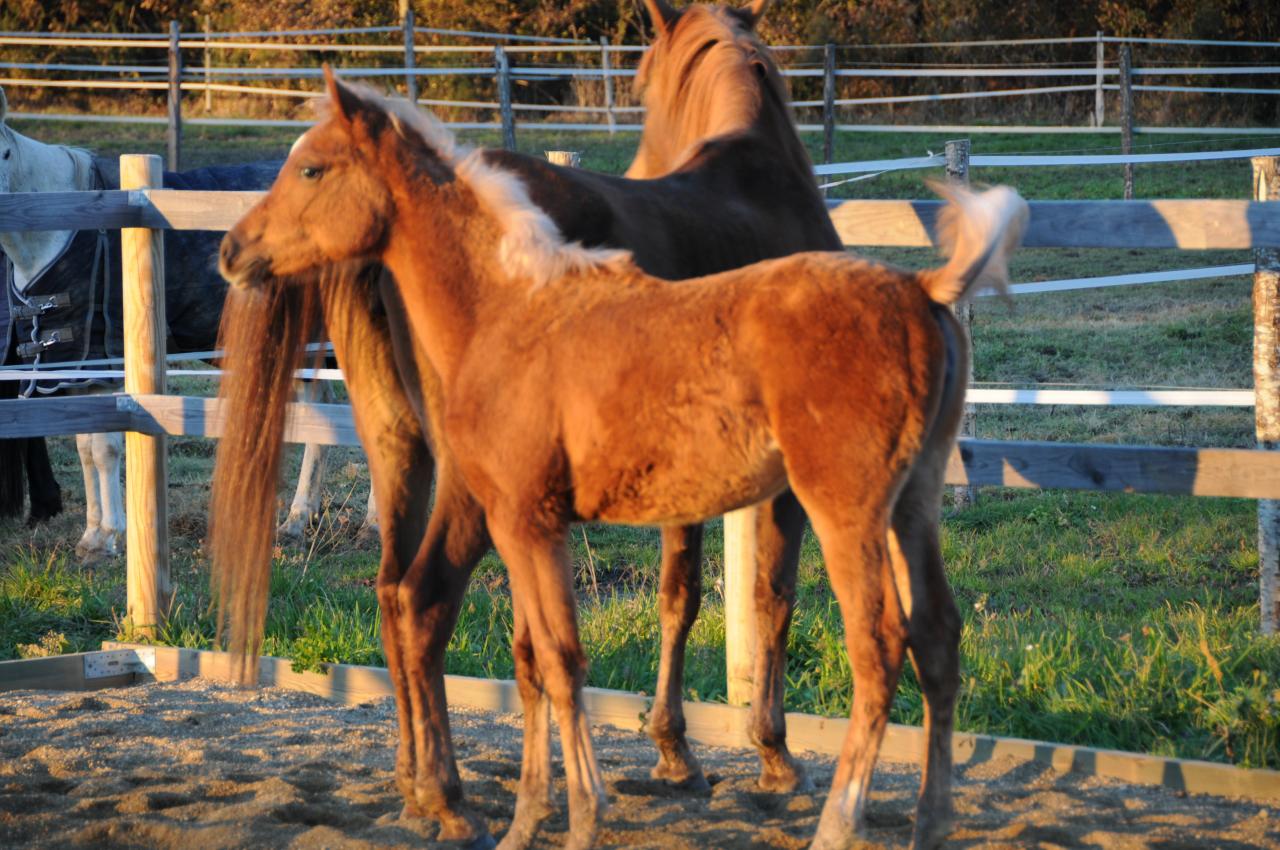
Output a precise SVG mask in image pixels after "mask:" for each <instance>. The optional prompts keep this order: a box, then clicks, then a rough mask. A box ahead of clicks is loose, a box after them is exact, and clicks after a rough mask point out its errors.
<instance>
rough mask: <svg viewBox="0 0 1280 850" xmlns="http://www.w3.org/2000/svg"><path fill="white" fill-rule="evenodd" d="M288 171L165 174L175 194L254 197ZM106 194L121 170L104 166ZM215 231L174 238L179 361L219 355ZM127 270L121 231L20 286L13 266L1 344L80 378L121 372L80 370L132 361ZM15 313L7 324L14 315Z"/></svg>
mask: <svg viewBox="0 0 1280 850" xmlns="http://www.w3.org/2000/svg"><path fill="white" fill-rule="evenodd" d="M280 166H281V163H280V162H258V163H250V164H247V165H233V166H211V167H208V168H200V169H196V170H193V171H185V172H165V173H164V183H163V185H164V187H165V188H166V189H186V190H211V191H247V190H261V189H266V188H267V187H269V186H270V185H271V183H272V181H274V180H275V177H276V174H277V173H278V172H279V171H280ZM93 173H94V182H95V186H94V188H96V189H112V188H118V187H119V185H120V179H119V166H118V164H117V163H116V162H115V161H114V160H110V159H105V158H95V160H94V167H93ZM221 239H222V234H221V233H220V232H215V231H197V230H173V231H168V232H166V233H165V234H164V267H165V319H166V321H167V323H168V348H169V351H170V352H173V353H181V352H193V351H204V350H207V349H211V348H213V347H214V345H216V343H217V337H218V324H219V321H220V320H221V317H222V304H223V300H224V297H225V295H226V291H227V285H226V282H225V281H224V280H223V279H222V276H221V275H220V274H219V273H218V244H219V242H220V241H221ZM121 280H122V276H121V270H120V231H118V230H110V231H108V230H81V231H77V232H75V233H74V234H73V235H72V237H71V239H70V240H69V241H68V242H67V244H66V246H65V247H64V248H63V250H62V253H61V254H60V255H58V257H57V258H56V259H55V260H54V261H53V262H52V263H50V264H49V265H48V266H46V267H45V269H44V270H43V271H42V272H40V273H39V274H38V275H36V277H35V278H34V279H33V280H29V281H18V280H16V279H15V276H14V271H13V267H12V264H11V263H9V262H8V261H7V260H6V262H5V287H4V289H5V293H4V294H5V296H6V297H5V298H0V302H2V305H0V334H3V335H2V336H0V341H5V345H4V347H3V350H5V351H12V356H13V358H14V360H15V362H16V361H18V360H20V361H21V362H24V363H31V364H39V365H41V366H56V364H60V363H67V364H69V365H68V367H67V368H68V369H73V370H77V371H81V370H92V369H99V370H101V369H104V368H111V367H107V366H103V365H97V366H95V365H92V364H89V365H84V366H81V365H73V364H80V363H81V362H82V361H86V360H90V361H92V360H101V359H106V358H116V357H121V356H122V355H123V352H124V331H123V322H122V311H123V290H122V287H121ZM6 313H7V314H8V316H7V317H6V316H5V314H6ZM119 384H120V381H119V380H117V379H113V378H85V379H83V380H74V381H64V380H53V381H34V380H33V381H28V382H26V383H25V384H24V385H23V390H22V395H23V396H26V397H29V396H32V395H47V394H49V393H54V392H68V391H69V392H83V391H85V390H87V389H89V388H91V387H95V386H98V387H109V388H116V387H118V386H119Z"/></svg>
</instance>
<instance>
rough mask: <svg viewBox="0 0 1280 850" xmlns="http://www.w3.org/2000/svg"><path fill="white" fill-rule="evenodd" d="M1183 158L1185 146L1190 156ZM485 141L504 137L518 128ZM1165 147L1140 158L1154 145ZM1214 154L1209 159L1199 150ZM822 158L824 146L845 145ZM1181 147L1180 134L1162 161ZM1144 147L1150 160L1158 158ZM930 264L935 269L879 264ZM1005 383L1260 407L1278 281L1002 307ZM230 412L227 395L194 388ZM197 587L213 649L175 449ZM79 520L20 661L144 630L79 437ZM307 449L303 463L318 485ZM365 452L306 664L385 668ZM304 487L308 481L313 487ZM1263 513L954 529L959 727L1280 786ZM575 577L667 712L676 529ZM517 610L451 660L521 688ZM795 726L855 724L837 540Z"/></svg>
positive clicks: (1079, 425)
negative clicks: (1243, 769) (100, 555)
mask: <svg viewBox="0 0 1280 850" xmlns="http://www.w3.org/2000/svg"><path fill="white" fill-rule="evenodd" d="M22 129H24V130H26V131H29V132H30V133H31V134H32V135H35V136H37V137H39V138H44V139H49V140H50V141H62V142H67V143H81V144H84V143H89V142H92V144H93V145H94V147H95V149H97V150H99V151H101V152H104V153H109V154H115V153H120V152H155V153H158V152H161V151H162V150H163V146H164V141H163V135H162V133H161V132H160V131H159V130H155V129H153V128H145V127H144V128H138V127H127V128H112V127H111V126H110V125H84V126H77V125H65V124H54V123H43V124H39V125H36V124H24V125H23V127H22ZM293 136H294V133H292V132H289V131H278V130H258V129H250V130H231V129H228V128H195V127H189V128H188V129H187V135H186V142H187V159H186V164H187V166H188V167H194V166H197V165H202V164H207V163H209V162H215V161H224V160H247V159H253V158H260V157H268V156H282V155H283V154H284V153H285V151H287V148H288V145H289V143H290V142H291V141H292V138H293ZM1164 138H1165V137H1159V139H1164ZM470 140H471V141H480V142H487V143H490V144H491V143H493V142H494V141H495V140H496V137H495V136H493V135H492V134H489V135H488V136H486V135H485V134H471V135H470ZM944 141H945V139H944V138H942V137H938V138H933V137H930V136H928V135H918V134H898V135H879V134H877V135H871V134H865V135H859V134H843V135H842V136H841V137H840V145H839V148H838V150H837V155H836V159H838V160H847V159H881V158H892V157H898V156H917V155H921V154H923V153H925V152H926V151H927V150H933V151H938V150H941V147H942V143H943V142H944ZM1148 141H1149V140H1147V139H1142V140H1140V145H1141V144H1143V143H1146V142H1148ZM1176 141H1177V143H1178V146H1177V147H1172V148H1164V147H1157V148H1152V149H1154V150H1165V149H1174V150H1179V149H1184V148H1194V147H1196V144H1198V145H1199V146H1201V147H1205V148H1213V147H1221V146H1226V145H1228V144H1234V145H1237V146H1246V147H1252V146H1256V145H1261V144H1264V143H1265V144H1270V143H1271V141H1270V140H1253V139H1251V140H1247V141H1242V142H1223V141H1221V140H1216V139H1212V138H1210V139H1202V140H1187V139H1185V138H1181V137H1180V138H1178V139H1177V140H1176ZM1188 141H1192V142H1195V143H1196V144H1192V145H1184V144H1183V143H1185V142H1188ZM520 142H521V146H522V148H523V149H525V150H528V151H529V152H532V153H539V152H541V151H542V150H545V149H551V148H570V149H578V150H582V151H583V152H584V157H583V159H584V165H585V166H587V167H591V168H599V169H603V170H610V171H617V170H620V169H621V167H622V166H623V165H625V164H626V162H627V161H629V159H630V157H631V154H632V152H633V149H634V144H635V137H634V135H619V136H618V137H616V138H613V139H611V138H610V137H608V136H607V135H605V134H592V135H586V136H582V135H572V136H570V135H556V134H548V133H539V134H535V133H527V132H522V134H521V136H520ZM808 142H809V143H810V144H811V147H812V148H813V149H816V146H817V144H818V140H817V139H816V138H815V137H810V138H809V139H808ZM1156 143H1157V144H1160V145H1163V144H1165V142H1164V141H1157V142H1156ZM1115 146H1116V139H1115V137H1113V136H1097V137H1094V136H1070V137H1062V136H1023V135H1016V136H1015V135H1008V136H1000V135H981V136H975V137H974V152H975V153H995V152H1001V153H1009V152H1028V153H1030V152H1047V151H1062V150H1073V149H1075V150H1079V149H1109V150H1115V149H1116V148H1115ZM1140 149H1141V148H1140ZM974 176H975V178H981V179H993V180H994V179H999V180H1001V181H1008V182H1011V183H1013V184H1014V185H1016V186H1018V187H1019V189H1021V190H1022V191H1023V192H1024V194H1026V195H1028V196H1029V197H1033V198H1067V197H1079V198H1088V197H1094V198H1108V197H1109V198H1114V197H1117V196H1118V194H1119V192H1120V169H1118V168H1104V167H1098V168H1082V169H1072V170H1066V169H1024V170H1012V169H1000V170H998V171H997V170H994V169H993V170H991V171H990V172H986V173H975V175H974ZM920 178H921V175H920V174H919V173H917V172H901V173H895V174H886V175H883V176H881V177H878V178H875V179H874V180H867V181H861V182H858V183H852V184H847V185H845V186H842V187H839V189H838V190H837V192H836V194H838V195H840V196H843V197H927V194H928V193H927V189H925V188H924V186H923V184H922V182H921V179H920ZM1137 186H1138V193H1139V195H1140V196H1141V197H1156V196H1160V197H1223V198H1241V197H1247V194H1248V187H1249V177H1248V166H1247V164H1245V163H1242V162H1234V163H1209V164H1204V165H1192V166H1185V165H1184V166H1151V167H1148V168H1139V169H1138V180H1137ZM867 253H870V254H871V255H873V256H878V257H883V258H884V259H886V260H889V261H892V262H898V263H902V264H905V265H909V266H922V265H927V264H931V263H933V262H936V257H935V255H934V254H933V252H932V251H928V250H918V249H897V250H886V249H868V251H867ZM1247 259H1248V258H1247V255H1246V254H1244V253H1243V252H1199V253H1193V254H1189V253H1185V252H1176V251H1119V250H1117V251H1074V250H1073V251H1068V250H1058V251H1051V250H1025V251H1022V252H1020V253H1019V254H1018V255H1017V257H1016V259H1015V262H1014V269H1013V272H1014V277H1015V279H1017V280H1021V281H1031V280H1048V279H1054V278H1061V277H1086V276H1091V275H1105V274H1112V273H1123V272H1129V271H1150V270H1154V269H1161V268H1178V267H1190V266H1196V265H1217V264H1227V263H1236V262H1245V261H1247ZM975 313H976V318H975V325H974V327H975V331H974V334H975V340H974V342H975V369H976V377H977V381H978V382H979V383H980V384H983V383H986V384H992V385H1000V386H1005V385H1012V386H1026V385H1030V384H1058V385H1066V386H1076V385H1081V386H1102V387H1117V388H1123V387H1140V386H1190V387H1226V388H1236V387H1248V386H1250V382H1251V369H1250V362H1251V361H1250V341H1251V336H1250V334H1251V330H1250V329H1251V325H1252V322H1251V307H1250V281H1249V280H1248V279H1247V278H1231V279H1222V280H1216V281H1199V282H1185V283H1177V284H1160V285H1156V286H1145V287H1124V288H1115V289H1105V290H1090V291H1082V292H1070V293H1057V294H1047V295H1037V296H1027V297H1019V298H1018V299H1016V301H1015V304H1014V307H1013V309H1009V308H1007V307H1006V306H1004V305H1003V304H1000V303H998V302H996V301H994V300H983V301H981V302H980V303H979V304H978V305H977V307H976V310H975ZM174 383H175V389H176V390H178V391H180V392H186V393H208V392H210V391H211V389H212V388H211V386H210V384H209V383H208V382H205V381H195V380H189V379H183V380H179V381H175V382H174ZM1252 427H1253V426H1252V412H1251V411H1249V410H1231V409H1214V408H1200V409H1188V410H1169V409H1149V408H1116V409H1105V408H1085V407H1035V408H1029V407H999V406H990V405H988V406H982V407H981V408H980V409H979V414H978V433H979V436H983V437H995V438H1010V439H1052V440H1071V441H1093V442H1124V443H1148V444H1163V445H1202V446H1249V445H1252V443H1253V437H1252V433H1253V431H1252ZM170 445H171V450H170V491H169V492H170V502H171V516H172V523H171V534H170V536H171V549H172V569H173V575H174V581H175V585H176V587H177V597H176V600H175V604H174V607H173V610H172V611H171V613H170V617H169V620H168V623H167V624H166V626H165V627H164V629H163V631H162V633H161V634H160V636H159V637H160V640H162V641H163V642H166V643H173V644H179V645H183V646H192V647H208V646H211V645H212V643H213V638H214V621H213V617H212V613H211V609H210V598H209V592H208V573H207V569H208V566H207V562H206V558H205V554H204V551H203V548H202V542H203V537H204V535H205V529H206V526H205V511H206V509H207V500H208V487H209V477H210V474H211V468H212V457H213V444H212V443H211V442H207V441H202V440H197V439H190V438H176V439H173V440H172V441H171V443H170ZM51 448H52V451H53V458H54V462H55V466H56V471H57V473H58V476H59V479H60V481H61V482H62V483H63V485H64V487H67V488H69V489H68V491H67V498H68V502H69V504H68V513H67V515H66V516H64V517H61V518H59V519H58V520H57V521H55V522H54V523H51V524H50V525H48V526H45V527H43V528H40V529H37V530H35V531H28V530H26V529H25V528H22V527H21V526H19V525H18V524H16V523H11V524H8V525H0V553H2V554H0V658H14V657H19V656H20V655H23V654H34V653H41V652H56V651H74V650H81V649H87V648H92V647H94V646H95V645H97V643H99V642H100V641H102V640H104V639H111V638H114V637H116V636H117V635H118V620H119V618H120V616H121V613H122V611H123V608H124V567H123V562H122V561H116V562H111V563H107V564H103V565H100V566H98V567H96V568H85V567H81V566H79V565H77V564H76V563H74V558H73V557H72V556H71V555H70V547H71V546H72V545H73V544H74V541H75V539H76V536H77V534H78V532H79V529H78V527H77V523H78V522H79V521H80V518H81V517H82V516H83V502H82V501H81V499H82V496H81V495H80V494H79V492H78V490H79V469H78V462H77V459H76V454H75V449H74V444H73V442H72V440H71V439H70V438H59V439H57V440H54V441H52V444H51ZM299 453H300V450H299V449H297V448H294V449H291V450H290V454H289V460H288V463H289V464H292V465H293V466H294V467H295V468H296V465H297V460H298V456H299ZM359 460H360V456H359V453H358V452H355V451H352V450H336V451H335V458H334V459H333V460H331V462H330V465H329V476H328V481H327V489H328V496H327V498H328V499H329V501H328V502H327V504H326V506H325V508H324V512H323V516H322V519H321V523H320V526H319V528H318V529H317V532H316V535H315V536H314V537H313V539H312V540H311V541H310V542H309V543H308V544H307V545H306V546H305V547H304V548H302V549H300V550H291V549H282V550H279V551H278V552H277V553H276V555H277V557H276V564H275V570H276V572H275V576H274V579H273V600H272V607H271V613H270V618H269V622H268V635H267V645H266V651H267V652H270V653H272V654H275V655H281V656H286V657H291V658H294V659H297V660H298V661H299V662H301V663H303V664H305V665H317V664H320V663H323V662H326V661H340V662H348V663H361V664H381V663H383V656H382V652H381V645H380V640H379V619H378V612H377V605H376V600H375V597H374V593H373V588H372V582H373V577H374V575H375V573H376V569H377V553H376V551H374V550H371V549H368V548H364V547H361V546H360V545H359V544H357V543H356V542H354V540H353V539H352V532H353V531H354V529H355V527H356V526H357V525H358V523H359V520H360V512H361V510H362V508H363V504H364V498H365V496H366V495H367V488H368V482H367V478H366V476H365V473H364V471H363V467H362V465H361V464H360V463H359ZM286 478H287V476H286ZM1255 512H1256V508H1255V505H1254V503H1252V502H1248V501H1240V500H1224V499H1192V498H1176V497H1156V496H1130V495H1123V494H1109V495H1099V494H1087V493H1062V492H1044V493H1041V492H1020V491H1008V490H997V489H991V490H987V491H984V493H983V498H982V500H981V502H980V503H979V504H978V505H977V506H976V507H974V508H972V509H968V510H965V511H964V512H963V513H959V514H955V515H950V514H949V515H948V516H947V517H946V518H945V520H944V523H943V548H944V554H945V558H946V562H947V565H948V572H949V575H950V578H951V582H952V586H953V588H954V590H955V594H956V597H957V599H958V602H959V604H960V606H961V610H962V612H963V614H964V618H965V627H964V633H963V638H962V653H963V673H964V685H963V692H962V699H961V702H960V706H959V721H958V722H959V727H960V728H961V729H964V730H968V731H974V732H987V733H993V734H1003V735H1017V736H1024V737H1030V738H1039V739H1047V740H1053V741H1062V742H1068V743H1076V744H1087V745H1095V746H1103V747H1116V748H1121V749H1127V750H1136V751H1141V752H1151V753H1159V754H1168V755H1178V756H1185V757H1194V758H1207V759H1213V760H1219V761H1229V762H1234V763H1237V764H1242V765H1249V766H1269V767H1272V768H1280V638H1274V637H1273V638H1264V637H1261V636H1259V635H1258V634H1257V623H1258V619H1259V609H1258V590H1257V578H1258V560H1257V554H1256V550H1255V543H1254V535H1255V527H1256V519H1255ZM573 536H574V540H573V552H574V567H575V572H576V576H577V587H578V590H579V599H580V603H581V624H582V634H583V638H584V641H585V642H586V644H587V647H588V651H589V655H590V658H591V668H590V674H589V681H590V683H591V684H593V685H598V686H602V687H610V688H621V689H625V690H631V691H641V692H644V691H650V692H651V691H652V688H653V683H654V680H655V674H656V669H657V661H658V640H657V634H658V618H657V606H656V592H657V590H656V586H657V570H658V536H657V534H656V532H654V531H652V530H641V529H620V528H607V527H600V526H589V527H587V528H586V529H585V539H584V532H583V531H582V530H575V532H574V535H573ZM722 574H723V551H722V546H721V541H720V536H719V532H718V524H717V523H713V524H712V529H711V530H709V532H708V536H707V565H706V570H705V575H704V586H705V587H706V593H705V601H704V605H703V609H702V614H701V616H700V617H699V620H698V623H697V625H696V627H695V629H694V631H693V634H692V636H691V639H690V645H689V661H688V668H687V676H686V682H685V685H686V691H687V693H688V695H689V696H690V697H692V698H697V699H707V700H723V699H724V697H725V691H724V687H725V686H724V673H723V671H724V648H723V647H724V612H723V599H722V596H721V588H722V586H723V583H722V577H723V576H722ZM510 629H511V606H510V599H509V594H508V592H507V588H506V582H505V573H504V571H503V569H502V566H501V564H500V563H499V562H498V560H497V558H496V557H495V556H493V555H490V556H489V557H487V558H486V559H485V560H484V561H483V562H482V564H481V566H480V568H479V569H478V572H477V575H476V578H475V580H474V581H473V583H472V589H471V591H470V592H469V594H468V596H467V598H466V600H465V603H464V605H463V610H462V615H461V618H460V622H459V625H458V629H457V632H456V633H455V636H454V638H453V641H452V642H451V644H450V647H449V654H448V669H449V670H450V671H451V672H454V673H459V674H466V675H474V676H496V677H508V676H510V675H511V673H512V661H511V652H510ZM788 663H789V668H788V691H787V705H788V708H789V709H790V710H799V711H810V712H816V713H820V714H829V715H840V714H844V713H846V712H847V711H848V707H849V698H850V686H849V670H848V663H847V660H846V659H845V655H844V639H843V634H842V629H841V625H840V618H839V613H838V610H837V607H836V604H835V602H834V599H833V597H832V594H831V592H830V589H829V587H828V584H827V578H826V574H825V571H824V569H823V566H822V559H821V554H820V552H819V550H818V547H817V543H816V541H814V540H813V539H812V538H810V539H808V540H807V541H806V544H805V547H804V550H803V555H802V563H801V573H800V584H799V604H798V607H797V612H796V618H795V624H794V625H793V627H792V630H791V636H790V648H789V662H788ZM921 711H922V709H921V697H920V693H919V688H918V686H917V685H916V683H915V680H914V677H913V676H912V675H911V674H910V672H908V673H907V675H906V677H905V679H904V681H903V683H902V685H901V687H900V688H899V692H898V697H897V701H896V703H895V707H894V719H895V720H897V721H900V722H912V723H918V722H919V721H920V719H921Z"/></svg>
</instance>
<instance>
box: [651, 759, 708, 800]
mask: <svg viewBox="0 0 1280 850" xmlns="http://www.w3.org/2000/svg"><path fill="white" fill-rule="evenodd" d="M649 778H650V779H659V780H662V781H663V782H665V783H667V784H668V785H671V786H672V787H675V788H679V789H681V790H683V791H694V792H703V791H710V790H711V783H710V782H708V781H707V777H706V776H704V775H703V773H702V768H700V767H698V766H697V765H692V766H690V765H688V764H674V763H671V762H668V761H667V760H665V759H660V760H659V761H658V763H657V764H656V765H654V766H653V769H652V770H650V771H649Z"/></svg>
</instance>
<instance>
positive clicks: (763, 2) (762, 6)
mask: <svg viewBox="0 0 1280 850" xmlns="http://www.w3.org/2000/svg"><path fill="white" fill-rule="evenodd" d="M770 4H771V0H751V5H750V6H748V7H747V8H745V9H743V10H742V11H743V12H745V13H746V16H747V26H749V27H751V28H752V29H755V28H756V24H758V23H760V19H761V18H763V17H764V13H765V12H767V11H769V6H770Z"/></svg>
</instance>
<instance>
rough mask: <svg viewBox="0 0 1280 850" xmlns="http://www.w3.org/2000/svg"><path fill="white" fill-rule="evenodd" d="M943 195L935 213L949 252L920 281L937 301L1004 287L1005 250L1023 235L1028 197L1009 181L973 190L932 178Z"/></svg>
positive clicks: (1006, 279)
mask: <svg viewBox="0 0 1280 850" xmlns="http://www.w3.org/2000/svg"><path fill="white" fill-rule="evenodd" d="M929 187H930V188H931V189H933V191H935V192H937V193H938V194H939V195H941V196H942V197H943V198H945V199H946V201H947V205H946V206H945V207H944V208H943V210H942V214H941V215H939V216H938V243H939V245H940V246H941V247H942V250H943V251H944V252H945V253H946V254H947V256H949V257H950V259H949V260H948V261H947V264H946V265H945V266H943V267H942V268H940V269H930V270H929V271H925V272H921V273H920V275H919V277H920V284H921V285H922V286H923V287H924V290H925V292H927V293H928V294H929V297H930V298H932V299H933V300H934V301H936V302H938V303H939V304H954V303H956V302H957V301H961V300H964V299H965V298H968V297H970V296H972V295H973V294H975V293H977V292H978V291H979V290H982V289H995V290H996V291H997V292H1000V293H1007V292H1008V289H1009V255H1010V254H1012V253H1013V250H1014V249H1015V248H1017V247H1018V245H1019V243H1020V242H1021V241H1022V232H1023V231H1024V230H1025V229H1026V227H1027V219H1028V217H1029V215H1030V213H1029V211H1028V209H1027V202H1026V201H1024V200H1023V199H1022V196H1021V195H1019V194H1018V193H1017V192H1015V191H1014V190H1013V189H1010V188H1009V187H1008V186H996V187H994V188H991V189H986V190H984V191H981V192H975V191H972V190H971V189H968V188H966V187H964V186H958V185H955V184H946V183H940V182H936V181H935V182H930V184H929Z"/></svg>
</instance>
